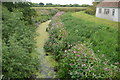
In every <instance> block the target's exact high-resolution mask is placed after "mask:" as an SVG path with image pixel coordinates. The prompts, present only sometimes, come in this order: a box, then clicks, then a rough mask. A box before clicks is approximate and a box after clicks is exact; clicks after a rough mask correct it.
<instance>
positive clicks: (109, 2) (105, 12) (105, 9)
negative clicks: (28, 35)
mask: <svg viewBox="0 0 120 80" xmlns="http://www.w3.org/2000/svg"><path fill="white" fill-rule="evenodd" d="M96 17H99V18H104V19H109V20H112V21H117V22H120V0H104V1H102V2H100V3H99V4H98V5H97V8H96Z"/></svg>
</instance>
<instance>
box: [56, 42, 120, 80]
mask: <svg viewBox="0 0 120 80" xmlns="http://www.w3.org/2000/svg"><path fill="white" fill-rule="evenodd" d="M62 57H63V59H62V60H61V62H60V66H59V72H58V74H59V76H60V77H64V78H78V79H85V78H87V79H90V78H91V79H92V78H96V79H99V78H110V77H111V78H112V77H114V76H115V75H116V72H117V68H118V67H117V66H115V65H112V64H111V65H109V64H108V62H109V61H108V60H105V61H102V60H100V59H99V58H98V57H96V56H95V54H94V52H93V51H92V50H91V49H89V48H87V47H86V46H85V45H83V44H77V45H76V46H73V47H72V48H71V49H69V50H65V51H64V54H63V56H62Z"/></svg>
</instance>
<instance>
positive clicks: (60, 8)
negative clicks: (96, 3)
mask: <svg viewBox="0 0 120 80" xmlns="http://www.w3.org/2000/svg"><path fill="white" fill-rule="evenodd" d="M32 8H34V9H67V8H70V9H85V8H86V7H32Z"/></svg>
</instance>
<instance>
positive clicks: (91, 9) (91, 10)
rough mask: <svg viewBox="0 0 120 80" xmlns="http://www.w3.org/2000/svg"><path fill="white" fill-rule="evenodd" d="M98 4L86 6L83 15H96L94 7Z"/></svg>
mask: <svg viewBox="0 0 120 80" xmlns="http://www.w3.org/2000/svg"><path fill="white" fill-rule="evenodd" d="M99 3H100V2H93V5H92V6H88V8H87V9H86V10H85V13H87V14H90V15H95V13H96V6H97V4H99Z"/></svg>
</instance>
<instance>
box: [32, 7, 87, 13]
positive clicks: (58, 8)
mask: <svg viewBox="0 0 120 80" xmlns="http://www.w3.org/2000/svg"><path fill="white" fill-rule="evenodd" d="M32 8H33V9H42V10H43V9H47V10H51V9H57V10H60V11H66V12H67V11H71V12H76V11H81V10H85V9H86V7H32Z"/></svg>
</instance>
